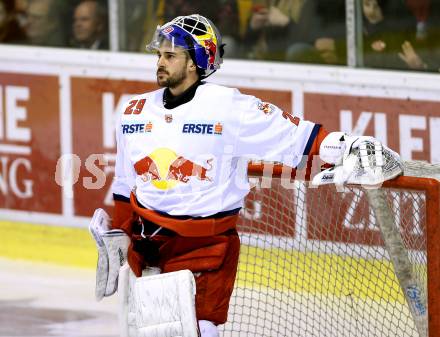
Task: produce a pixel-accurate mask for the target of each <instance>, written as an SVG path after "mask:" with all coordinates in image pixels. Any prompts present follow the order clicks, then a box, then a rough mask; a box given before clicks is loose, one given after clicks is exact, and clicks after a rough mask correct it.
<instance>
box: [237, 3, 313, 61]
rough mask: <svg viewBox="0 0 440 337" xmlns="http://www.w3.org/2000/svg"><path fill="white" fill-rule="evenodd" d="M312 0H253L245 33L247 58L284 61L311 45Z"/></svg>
mask: <svg viewBox="0 0 440 337" xmlns="http://www.w3.org/2000/svg"><path fill="white" fill-rule="evenodd" d="M315 6H316V2H315V0H278V1H269V0H254V1H253V6H252V14H251V16H250V20H249V25H248V30H247V33H246V34H245V38H244V41H245V43H246V44H247V49H248V50H249V52H248V55H247V56H248V57H249V58H251V59H269V60H280V61H284V60H286V58H288V59H290V58H292V57H291V56H287V54H289V55H293V54H298V53H301V52H302V51H303V50H308V49H310V48H311V46H312V45H313V40H314V34H315V29H316V27H317V23H316V15H315Z"/></svg>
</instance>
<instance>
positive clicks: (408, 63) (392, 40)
mask: <svg viewBox="0 0 440 337" xmlns="http://www.w3.org/2000/svg"><path fill="white" fill-rule="evenodd" d="M389 6H390V7H389ZM362 10H363V15H364V43H363V45H364V46H363V52H364V64H365V66H369V67H375V68H388V69H412V70H419V71H420V70H431V69H433V68H432V67H434V68H435V67H436V66H434V65H433V66H432V67H431V66H430V65H428V63H426V60H424V59H428V58H429V56H427V55H425V56H424V57H423V58H422V56H421V54H420V52H419V51H418V50H417V49H418V48H417V47H418V46H417V43H416V41H415V40H414V38H413V37H415V35H414V32H413V29H412V27H413V26H412V22H413V18H414V17H413V16H412V14H411V13H409V11H408V10H407V8H406V7H405V6H404V4H400V7H397V8H396V3H388V1H387V0H363V1H362Z"/></svg>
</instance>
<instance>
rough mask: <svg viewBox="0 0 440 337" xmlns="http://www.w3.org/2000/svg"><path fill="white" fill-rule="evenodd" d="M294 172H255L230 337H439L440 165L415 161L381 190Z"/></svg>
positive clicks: (271, 168) (226, 330)
mask: <svg viewBox="0 0 440 337" xmlns="http://www.w3.org/2000/svg"><path fill="white" fill-rule="evenodd" d="M263 167H264V172H265V173H267V172H269V177H270V176H271V173H272V178H267V176H268V175H267V174H264V175H263ZM285 172H286V171H283V168H282V167H280V166H277V165H264V166H263V165H261V164H259V165H249V170H248V174H249V177H250V181H251V185H255V186H254V187H253V188H252V189H251V193H250V194H249V196H248V197H247V199H246V202H245V207H244V208H243V209H242V212H241V217H240V221H239V223H238V230H239V234H240V239H241V243H242V247H241V252H240V263H239V269H238V273H237V277H236V282H235V288H234V293H233V296H232V298H231V303H230V309H229V317H228V322H227V323H226V324H225V325H223V326H221V327H220V331H221V336H231V337H235V336H261V337H263V336H265V337H276V336H286V337H297V336H301V337H310V336H313V337H328V336H338V337H353V336H378V337H379V336H380V337H387V336H399V337H406V336H417V337H419V336H423V337H425V336H429V337H439V336H440V286H439V284H440V244H439V242H440V232H439V228H438V226H439V225H440V221H439V206H440V199H439V198H440V188H439V186H440V185H439V181H438V180H436V179H433V178H429V177H436V178H437V179H438V177H440V166H439V165H430V164H423V163H415V162H407V163H405V176H400V177H398V178H396V179H393V180H391V181H387V182H385V183H384V184H383V185H382V187H381V188H380V189H378V190H366V189H363V188H362V187H361V186H344V187H338V188H336V187H335V186H333V185H326V186H321V187H319V188H312V187H309V186H308V183H306V182H304V181H300V180H291V179H290V171H288V172H289V173H288V174H287V177H288V178H287V179H284V178H283V177H285V176H286V175H285V174H284V173H285ZM406 174H411V176H406ZM427 330H429V332H428V331H427Z"/></svg>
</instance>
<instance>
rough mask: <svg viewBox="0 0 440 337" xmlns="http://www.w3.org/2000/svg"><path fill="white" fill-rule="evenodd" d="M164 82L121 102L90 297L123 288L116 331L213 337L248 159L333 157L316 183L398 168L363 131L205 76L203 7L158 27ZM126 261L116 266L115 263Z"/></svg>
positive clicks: (216, 36) (234, 259)
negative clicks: (329, 123) (300, 113)
mask: <svg viewBox="0 0 440 337" xmlns="http://www.w3.org/2000/svg"><path fill="white" fill-rule="evenodd" d="M147 49H148V50H150V51H153V52H155V53H156V54H157V73H156V76H157V83H158V85H159V86H160V89H158V90H156V91H153V92H148V93H145V94H141V95H139V96H136V97H133V98H132V99H131V100H130V101H129V102H127V104H126V105H125V107H124V108H123V109H122V111H120V114H119V117H118V122H117V126H116V138H117V156H116V167H115V180H114V182H113V186H112V191H113V196H114V203H115V207H114V213H113V216H112V218H111V219H110V217H109V216H108V215H107V214H106V213H105V212H104V211H102V210H97V211H96V212H95V215H94V217H93V220H92V222H91V225H90V231H91V233H92V234H93V237H94V239H95V241H96V244H97V247H98V253H99V254H98V268H97V278H96V297H97V299H98V300H99V299H101V298H102V297H104V296H110V295H112V294H113V293H115V291H116V290H118V292H119V296H120V298H121V312H120V321H121V324H120V326H121V333H120V334H121V336H130V337H133V336H136V337H137V336H145V337H147V336H148V337H172V336H185V337H197V336H202V337H215V336H219V332H218V329H217V326H218V325H219V324H223V323H225V322H226V320H227V316H228V306H229V300H230V298H231V294H232V290H233V287H234V281H235V276H236V272H237V265H238V258H239V249H240V240H239V237H238V234H237V230H236V223H237V219H238V215H239V211H240V209H241V208H242V206H243V201H244V198H245V196H246V195H247V194H248V192H249V182H248V179H247V175H246V173H247V163H248V161H249V160H251V159H252V160H264V161H276V162H281V163H283V164H284V165H286V166H289V167H293V168H295V167H298V166H299V165H300V164H301V165H302V164H303V163H304V162H307V163H309V164H310V162H311V159H312V158H313V156H316V155H320V156H321V158H322V160H323V161H324V162H326V163H328V164H331V167H329V168H328V169H327V170H325V171H323V172H321V173H319V174H318V175H317V176H316V177H315V178H314V183H316V184H323V183H336V184H343V183H346V182H349V183H357V184H367V185H374V184H380V182H381V181H383V180H385V179H390V178H392V177H394V176H396V175H398V174H400V172H401V164H400V160H399V156H398V155H397V154H396V153H394V152H393V151H391V150H389V149H388V148H386V147H385V146H383V145H382V144H381V143H380V142H378V141H377V140H376V139H374V138H371V137H353V136H349V135H346V134H343V133H341V132H335V133H330V134H329V133H327V132H326V131H325V130H324V128H323V127H321V125H319V124H315V123H312V122H309V121H305V120H301V119H299V118H298V117H295V116H293V115H291V114H289V113H286V112H283V111H282V110H281V109H279V108H278V107H277V106H275V105H273V104H271V103H267V102H263V101H261V100H260V99H258V98H256V97H253V96H248V95H244V94H242V93H240V92H239V91H238V90H237V89H233V88H228V87H225V86H220V85H215V84H212V83H208V82H207V81H206V78H207V77H208V76H210V75H211V74H212V73H214V72H215V71H216V70H217V69H219V68H220V66H221V64H222V56H223V49H224V45H223V44H222V41H221V36H220V33H219V31H218V30H217V28H216V27H215V25H214V24H213V23H212V22H211V21H210V20H209V19H207V18H205V17H203V16H200V15H189V16H182V17H177V18H175V19H174V20H172V21H171V22H168V23H166V24H164V25H163V26H160V27H158V29H157V31H156V34H155V36H154V38H153V40H152V41H151V43H150V44H149V45H148V46H147ZM121 267H122V268H121Z"/></svg>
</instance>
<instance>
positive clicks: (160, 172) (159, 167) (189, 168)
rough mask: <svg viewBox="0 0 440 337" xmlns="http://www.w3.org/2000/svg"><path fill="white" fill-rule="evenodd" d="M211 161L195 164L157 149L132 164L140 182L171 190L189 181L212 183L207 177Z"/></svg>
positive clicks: (169, 152) (169, 151) (172, 153)
mask: <svg viewBox="0 0 440 337" xmlns="http://www.w3.org/2000/svg"><path fill="white" fill-rule="evenodd" d="M212 160H213V159H208V160H204V161H203V162H200V163H196V162H195V161H192V160H190V159H187V158H185V157H183V156H178V155H177V154H176V153H175V152H174V151H172V150H170V149H167V148H159V149H156V150H155V151H153V152H152V153H150V154H149V155H147V156H145V157H144V158H142V159H140V160H139V161H137V162H136V163H135V164H134V169H135V171H136V174H137V175H139V176H141V179H142V181H144V182H149V183H151V184H152V185H153V186H154V187H156V188H158V189H161V190H168V189H172V188H174V187H175V186H177V185H178V184H179V183H185V184H187V183H190V182H191V179H195V180H198V181H212V178H211V177H210V176H209V175H208V173H209V171H210V170H211V169H212Z"/></svg>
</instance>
